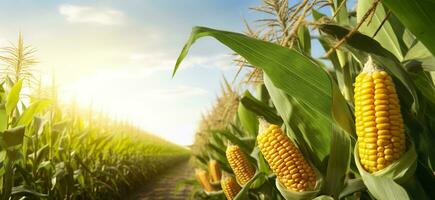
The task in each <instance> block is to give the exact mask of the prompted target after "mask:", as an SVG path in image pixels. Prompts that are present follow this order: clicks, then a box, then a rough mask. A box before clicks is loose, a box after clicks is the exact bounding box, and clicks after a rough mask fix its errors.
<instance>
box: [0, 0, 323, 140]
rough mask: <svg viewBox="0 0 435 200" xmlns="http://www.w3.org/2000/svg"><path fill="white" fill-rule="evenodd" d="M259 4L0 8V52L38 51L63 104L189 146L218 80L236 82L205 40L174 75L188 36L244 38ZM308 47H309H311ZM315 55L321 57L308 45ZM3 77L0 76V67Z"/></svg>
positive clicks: (182, 1)
mask: <svg viewBox="0 0 435 200" xmlns="http://www.w3.org/2000/svg"><path fill="white" fill-rule="evenodd" d="M260 3H261V0H237V1H234V0H207V1H205V0H159V1H151V0H122V1H121V0H117V1H115V0H113V1H89V0H88V1H83V0H75V1H65V0H58V1H51V0H38V1H30V0H17V1H0V11H1V12H0V47H1V46H6V45H9V44H10V42H12V43H15V41H16V40H17V38H18V33H19V32H21V33H22V35H23V37H24V42H25V44H30V45H32V47H33V48H35V49H36V50H37V52H36V54H35V56H36V57H37V59H38V61H39V63H38V64H37V65H36V66H34V72H35V73H37V76H38V75H40V76H41V79H42V81H43V83H45V85H49V84H51V82H52V80H51V79H52V77H53V74H54V75H55V77H56V78H55V79H56V80H55V81H56V85H57V87H58V90H59V97H60V100H61V101H62V102H64V103H71V102H72V101H76V102H78V103H79V105H80V106H81V107H82V108H88V107H92V108H93V110H95V111H97V112H103V113H105V114H108V115H109V116H111V117H113V118H115V119H121V120H127V121H130V122H131V123H133V124H134V125H136V126H138V127H140V128H142V129H143V130H145V131H148V132H150V133H153V134H155V135H158V136H160V137H162V138H164V139H167V140H169V141H172V142H174V143H177V144H181V145H188V144H191V143H192V142H193V139H194V134H195V130H196V128H197V125H198V122H199V120H200V117H201V114H202V113H204V112H206V111H207V110H208V109H209V108H210V107H211V106H212V104H213V102H214V101H215V99H216V96H217V95H218V94H219V92H220V85H221V82H222V80H223V77H226V78H227V79H229V80H232V79H233V78H234V74H235V72H236V71H237V67H235V66H234V65H233V63H232V62H231V60H232V57H231V56H230V55H229V54H230V53H231V51H230V50H229V49H227V48H226V47H224V46H223V45H221V44H219V43H218V42H217V41H215V40H212V39H210V38H206V39H201V40H200V41H198V42H197V43H196V44H195V45H194V46H193V48H192V49H191V51H190V53H189V55H188V56H187V58H186V59H185V61H184V62H183V63H182V65H181V68H180V69H179V70H178V72H177V74H176V76H175V77H174V78H172V70H173V67H174V64H175V61H176V59H177V56H178V54H179V52H180V50H181V48H182V47H183V45H184V42H185V41H186V40H187V38H188V36H189V34H190V31H191V29H192V27H194V26H207V27H211V28H217V29H224V30H229V31H234V32H242V31H243V30H244V24H243V20H242V19H246V20H247V21H248V22H253V21H255V19H258V17H259V13H257V12H254V11H252V10H250V9H249V8H250V7H253V6H257V5H260ZM312 42H314V41H312ZM312 49H313V50H314V52H313V54H315V55H321V51H319V49H321V48H320V46H319V44H318V43H316V42H314V43H313V45H312ZM0 67H1V66H0Z"/></svg>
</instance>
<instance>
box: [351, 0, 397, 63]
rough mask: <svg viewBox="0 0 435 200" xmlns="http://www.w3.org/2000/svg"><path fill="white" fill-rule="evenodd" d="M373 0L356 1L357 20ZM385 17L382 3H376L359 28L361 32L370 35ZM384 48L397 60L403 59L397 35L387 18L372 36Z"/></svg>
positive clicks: (359, 19)
mask: <svg viewBox="0 0 435 200" xmlns="http://www.w3.org/2000/svg"><path fill="white" fill-rule="evenodd" d="M373 1H374V0H364V1H358V7H357V12H356V13H357V20H358V21H361V18H362V16H363V15H364V14H365V13H366V12H367V10H368V9H369V8H370V6H371V5H372V4H373ZM386 17H387V13H386V12H385V9H384V7H383V5H382V4H378V5H377V7H376V10H375V13H374V14H373V17H372V18H371V20H370V23H369V20H366V21H365V22H364V23H363V24H362V25H361V28H359V31H360V32H361V33H364V34H365V35H368V36H370V37H372V36H373V35H374V34H375V32H376V31H377V30H378V28H379V27H380V26H381V25H382V21H383V20H384V19H385V18H386ZM374 39H375V40H376V41H378V42H379V43H380V44H381V45H382V46H383V47H384V48H385V49H387V50H388V51H390V52H391V53H393V54H394V56H396V57H397V58H398V59H399V60H402V59H403V54H402V50H401V48H400V44H399V40H398V37H397V36H396V33H395V32H394V29H393V27H392V25H391V24H390V22H389V20H387V21H385V22H384V24H383V25H382V27H380V29H379V31H378V33H377V34H376V36H375V37H374Z"/></svg>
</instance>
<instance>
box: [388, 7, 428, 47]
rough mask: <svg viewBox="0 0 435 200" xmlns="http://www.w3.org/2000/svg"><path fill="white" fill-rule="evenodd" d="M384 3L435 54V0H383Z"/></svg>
mask: <svg viewBox="0 0 435 200" xmlns="http://www.w3.org/2000/svg"><path fill="white" fill-rule="evenodd" d="M382 3H383V5H385V6H386V7H387V8H388V9H390V10H391V11H392V12H393V13H394V15H395V16H396V17H397V18H398V19H399V20H400V22H402V24H404V25H405V26H406V28H408V29H409V30H410V31H411V32H412V33H413V34H414V35H415V36H416V37H417V38H418V39H419V40H420V41H421V42H422V43H423V44H424V45H425V46H426V47H427V48H428V49H429V50H430V51H431V52H432V54H435V40H434V38H433V37H434V35H435V21H434V20H433V19H435V13H434V12H433V11H434V9H435V2H434V1H432V0H421V1H409V0H382Z"/></svg>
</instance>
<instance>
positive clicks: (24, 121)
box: [17, 100, 51, 126]
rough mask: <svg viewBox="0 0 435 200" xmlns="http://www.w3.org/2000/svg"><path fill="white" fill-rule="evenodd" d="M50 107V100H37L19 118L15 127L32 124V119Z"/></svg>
mask: <svg viewBox="0 0 435 200" xmlns="http://www.w3.org/2000/svg"><path fill="white" fill-rule="evenodd" d="M49 105H51V101H50V100H39V101H37V102H34V103H32V104H31V105H30V106H29V107H28V108H27V109H26V110H25V111H24V112H23V114H22V115H21V116H20V118H19V120H18V123H17V125H24V126H27V125H29V124H30V122H32V119H33V117H34V116H35V115H36V114H37V113H39V112H41V111H43V110H44V109H45V108H47V107H48V106H49Z"/></svg>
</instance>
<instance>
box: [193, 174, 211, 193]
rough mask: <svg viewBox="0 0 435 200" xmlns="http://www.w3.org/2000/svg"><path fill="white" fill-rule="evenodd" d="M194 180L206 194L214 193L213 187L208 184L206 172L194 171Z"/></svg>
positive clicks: (208, 178)
mask: <svg viewBox="0 0 435 200" xmlns="http://www.w3.org/2000/svg"><path fill="white" fill-rule="evenodd" d="M195 178H196V180H197V181H198V182H199V184H200V185H201V187H202V188H203V189H204V190H205V191H206V192H213V191H215V189H214V187H213V186H212V185H211V183H210V177H209V176H208V173H207V171H205V170H203V169H196V170H195Z"/></svg>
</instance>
